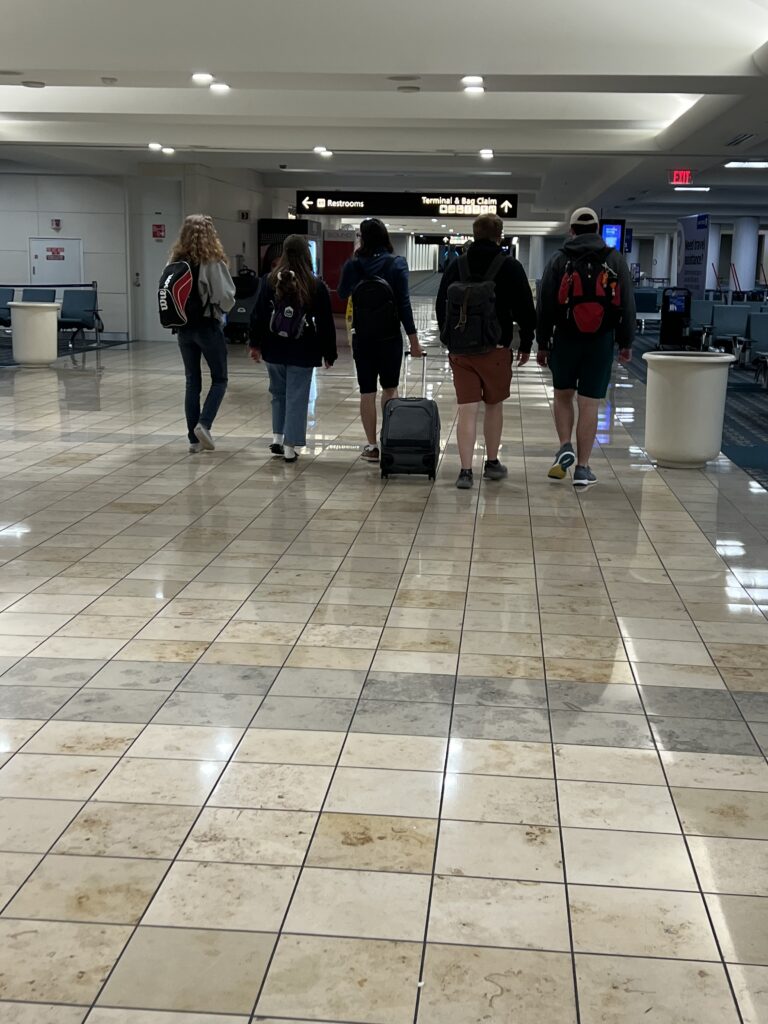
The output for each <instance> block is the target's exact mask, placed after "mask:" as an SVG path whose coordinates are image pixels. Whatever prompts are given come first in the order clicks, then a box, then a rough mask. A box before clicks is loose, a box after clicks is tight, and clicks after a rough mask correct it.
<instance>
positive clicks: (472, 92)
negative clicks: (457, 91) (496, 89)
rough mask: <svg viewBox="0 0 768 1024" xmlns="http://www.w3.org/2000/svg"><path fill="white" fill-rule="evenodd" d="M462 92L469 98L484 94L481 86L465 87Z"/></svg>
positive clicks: (483, 88)
mask: <svg viewBox="0 0 768 1024" xmlns="http://www.w3.org/2000/svg"><path fill="white" fill-rule="evenodd" d="M464 92H465V93H467V95H469V96H480V94H481V93H484V92H485V87H484V86H482V85H465V86H464Z"/></svg>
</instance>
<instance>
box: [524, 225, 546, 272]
mask: <svg viewBox="0 0 768 1024" xmlns="http://www.w3.org/2000/svg"><path fill="white" fill-rule="evenodd" d="M525 269H526V270H527V272H528V277H529V278H530V280H531V281H538V280H539V279H540V278H541V275H542V274H543V273H544V235H531V237H530V244H529V248H528V266H527V267H526V268H525Z"/></svg>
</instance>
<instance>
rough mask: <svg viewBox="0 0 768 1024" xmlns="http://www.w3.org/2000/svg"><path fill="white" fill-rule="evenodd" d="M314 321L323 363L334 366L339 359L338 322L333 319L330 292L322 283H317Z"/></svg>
mask: <svg viewBox="0 0 768 1024" xmlns="http://www.w3.org/2000/svg"><path fill="white" fill-rule="evenodd" d="M314 319H315V328H316V330H317V340H318V342H319V343H320V352H321V354H322V356H323V361H324V362H325V363H327V364H328V366H333V364H334V363H335V362H336V360H337V359H338V357H339V353H338V350H337V348H336V321H335V320H334V319H333V309H332V308H331V295H330V292H329V291H328V288H327V287H326V285H325V284H324V283H323V282H322V281H318V283H317V293H316V295H315V314H314Z"/></svg>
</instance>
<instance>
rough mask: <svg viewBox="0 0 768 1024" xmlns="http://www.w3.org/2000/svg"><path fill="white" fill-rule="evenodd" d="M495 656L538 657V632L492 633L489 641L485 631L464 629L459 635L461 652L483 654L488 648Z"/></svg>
mask: <svg viewBox="0 0 768 1024" xmlns="http://www.w3.org/2000/svg"><path fill="white" fill-rule="evenodd" d="M489 649H491V650H493V651H494V654H495V655H497V656H502V657H507V656H512V657H520V658H540V657H541V637H540V635H539V633H538V631H537V632H536V633H500V632H496V633H494V634H493V639H492V640H491V641H490V642H489V635H488V633H487V632H483V631H481V630H468V629H465V630H464V632H463V633H462V635H461V653H462V656H464V655H471V654H475V655H484V654H487V652H488V650H489Z"/></svg>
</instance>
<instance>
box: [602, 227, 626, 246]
mask: <svg viewBox="0 0 768 1024" xmlns="http://www.w3.org/2000/svg"><path fill="white" fill-rule="evenodd" d="M600 234H601V235H602V236H603V241H604V242H605V244H606V245H610V246H612V247H613V248H614V249H616V250H617V252H623V251H624V221H622V220H604V221H602V223H601V224H600Z"/></svg>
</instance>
